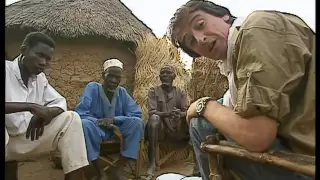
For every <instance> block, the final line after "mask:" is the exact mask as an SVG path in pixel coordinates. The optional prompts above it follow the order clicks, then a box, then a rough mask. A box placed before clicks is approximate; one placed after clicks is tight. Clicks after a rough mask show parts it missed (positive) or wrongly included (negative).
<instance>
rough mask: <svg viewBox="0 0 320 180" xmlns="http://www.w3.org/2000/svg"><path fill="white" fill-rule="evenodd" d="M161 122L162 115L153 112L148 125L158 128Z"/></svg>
mask: <svg viewBox="0 0 320 180" xmlns="http://www.w3.org/2000/svg"><path fill="white" fill-rule="evenodd" d="M160 123H161V121H160V116H158V115H155V114H153V115H151V116H150V118H149V120H148V125H147V126H148V128H151V129H156V128H158V126H159V125H160Z"/></svg>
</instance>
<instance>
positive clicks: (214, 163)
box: [201, 136, 222, 180]
mask: <svg viewBox="0 0 320 180" xmlns="http://www.w3.org/2000/svg"><path fill="white" fill-rule="evenodd" d="M207 142H208V143H210V144H218V139H217V138H216V136H208V137H207ZM201 146H202V145H201ZM217 155H218V153H210V154H209V169H210V176H209V178H210V180H221V179H222V177H221V174H220V172H219V164H218V156H217Z"/></svg>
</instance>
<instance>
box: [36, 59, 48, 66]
mask: <svg viewBox="0 0 320 180" xmlns="http://www.w3.org/2000/svg"><path fill="white" fill-rule="evenodd" d="M38 65H39V66H41V67H46V66H47V65H48V61H47V60H46V59H45V58H40V59H39V61H38Z"/></svg>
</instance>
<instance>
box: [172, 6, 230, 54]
mask: <svg viewBox="0 0 320 180" xmlns="http://www.w3.org/2000/svg"><path fill="white" fill-rule="evenodd" d="M229 18H230V17H229V16H228V15H226V16H224V17H216V16H213V15H211V14H208V13H206V12H204V11H200V10H199V11H195V12H192V13H189V14H186V15H185V17H184V18H183V19H182V21H181V22H180V25H179V27H178V31H177V32H176V33H177V39H178V41H179V42H180V43H182V44H185V46H187V47H188V48H189V49H191V50H192V51H194V52H196V53H198V54H199V55H201V56H205V57H208V58H211V59H214V60H224V59H226V57H227V41H228V34H229V28H230V26H231V25H230V24H228V23H226V21H227V20H228V19H229Z"/></svg>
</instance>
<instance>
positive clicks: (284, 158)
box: [201, 135, 316, 180]
mask: <svg viewBox="0 0 320 180" xmlns="http://www.w3.org/2000/svg"><path fill="white" fill-rule="evenodd" d="M201 149H202V150H203V151H205V152H207V153H208V154H209V167H210V179H211V180H225V179H229V178H230V177H227V174H228V173H225V172H226V171H225V170H224V169H223V168H222V164H223V156H235V157H239V158H245V159H248V160H252V161H256V162H259V163H266V164H271V165H274V166H278V167H283V168H286V169H288V170H291V171H293V172H297V173H301V174H304V175H307V176H312V177H315V169H316V168H315V157H314V156H307V155H302V154H294V153H288V152H266V153H254V152H249V151H247V150H245V149H243V148H242V147H239V146H236V145H234V144H231V143H230V142H228V141H220V140H219V136H218V135H215V136H208V137H207V140H206V142H204V143H202V144H201ZM231 178H232V179H238V178H237V177H235V175H234V174H233V175H232V177H231Z"/></svg>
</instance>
